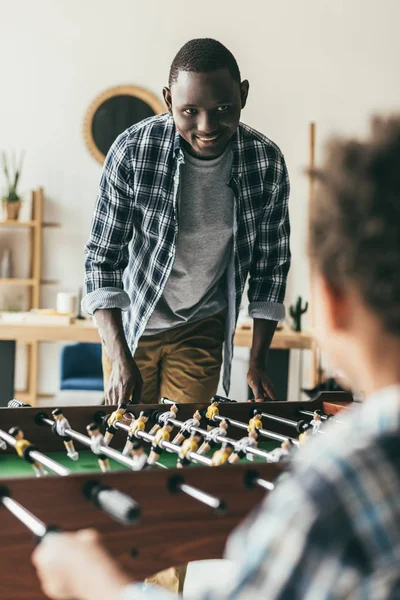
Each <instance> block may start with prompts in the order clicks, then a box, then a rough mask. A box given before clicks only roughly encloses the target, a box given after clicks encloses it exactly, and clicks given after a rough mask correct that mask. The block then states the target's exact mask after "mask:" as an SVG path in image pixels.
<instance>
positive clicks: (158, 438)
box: [147, 423, 173, 465]
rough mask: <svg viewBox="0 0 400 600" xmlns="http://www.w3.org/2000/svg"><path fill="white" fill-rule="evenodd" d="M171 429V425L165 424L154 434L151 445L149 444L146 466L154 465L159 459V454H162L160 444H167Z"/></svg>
mask: <svg viewBox="0 0 400 600" xmlns="http://www.w3.org/2000/svg"><path fill="white" fill-rule="evenodd" d="M172 428H173V425H172V423H165V425H164V426H163V427H161V429H159V430H158V431H157V433H156V434H155V436H154V440H153V443H152V444H151V452H150V456H149V458H148V461H147V464H148V465H154V463H155V462H157V461H158V459H159V458H160V456H161V454H162V453H163V448H161V446H160V443H161V442H169V439H170V437H171V431H172Z"/></svg>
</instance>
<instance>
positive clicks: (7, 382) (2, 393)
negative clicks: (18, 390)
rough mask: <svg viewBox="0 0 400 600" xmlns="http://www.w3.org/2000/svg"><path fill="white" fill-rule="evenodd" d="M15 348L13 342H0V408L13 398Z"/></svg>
mask: <svg viewBox="0 0 400 600" xmlns="http://www.w3.org/2000/svg"><path fill="white" fill-rule="evenodd" d="M15 348H16V343H15V341H14V340H0V406H7V403H8V401H9V400H12V399H13V398H14V375H15Z"/></svg>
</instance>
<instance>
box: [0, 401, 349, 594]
mask: <svg viewBox="0 0 400 600" xmlns="http://www.w3.org/2000/svg"><path fill="white" fill-rule="evenodd" d="M165 402H166V403H165V404H159V405H128V406H126V407H123V408H122V409H121V410H119V409H118V407H110V406H99V407H93V406H84V407H66V408H64V409H58V411H57V410H52V409H48V410H46V409H39V408H29V407H24V408H4V409H0V443H1V446H2V449H0V580H1V597H2V598H4V599H7V600H16V599H18V600H42V599H43V598H44V596H43V593H42V592H41V591H40V588H39V584H38V581H37V578H36V574H35V571H34V569H33V566H32V564H31V561H30V556H31V553H32V550H33V547H34V543H35V538H36V541H37V540H40V538H41V537H42V536H43V535H45V534H46V532H47V531H48V530H49V529H50V530H51V528H52V527H53V526H57V527H59V528H60V529H62V530H70V531H72V530H77V529H82V528H87V527H92V528H95V529H97V530H98V531H99V532H100V533H101V535H102V539H103V541H104V544H105V546H106V547H107V548H108V550H109V551H110V552H111V554H112V555H113V556H114V557H115V558H116V559H117V560H118V561H119V563H120V564H121V565H122V566H123V567H124V568H125V569H126V570H127V571H128V572H130V573H131V574H132V577H133V578H135V579H137V580H143V579H144V578H145V577H147V576H149V575H152V574H154V573H156V572H158V571H161V570H163V569H165V568H167V567H170V566H177V565H180V564H185V563H187V562H190V561H194V560H203V559H210V558H220V557H221V556H222V554H223V549H224V546H225V542H226V540H227V537H228V535H229V534H230V532H231V531H232V529H233V528H234V527H235V526H236V525H237V524H238V523H239V522H240V521H241V520H242V519H243V518H244V517H245V516H246V515H247V514H248V513H249V512H250V511H251V510H252V509H253V508H254V507H255V506H256V505H257V504H258V503H259V502H260V501H261V499H262V498H263V496H264V494H265V493H266V491H267V492H268V491H271V490H273V488H274V481H275V480H276V478H277V477H278V476H280V475H281V474H282V473H283V472H284V471H286V470H287V469H288V466H289V465H290V460H289V459H290V452H283V451H282V450H280V448H281V445H284V444H285V443H286V444H288V445H290V447H291V448H292V450H291V452H300V451H301V448H298V445H299V434H300V438H301V437H302V436H303V438H304V436H305V434H306V432H308V433H309V432H310V431H311V430H312V426H311V425H310V422H313V421H312V420H313V418H314V417H315V414H318V415H319V417H318V419H319V421H321V423H322V427H321V428H320V427H316V428H314V433H316V434H317V435H319V434H321V435H323V434H324V432H323V422H324V421H325V420H327V418H328V416H331V417H333V419H337V420H340V417H336V415H337V413H338V412H339V411H340V410H342V409H346V410H351V402H352V397H351V395H350V394H347V393H343V392H324V393H321V394H320V395H319V396H318V397H316V398H315V399H313V400H309V401H304V402H269V403H263V404H254V403H234V402H230V401H227V399H224V398H221V397H214V399H213V401H212V403H211V405H210V404H208V403H205V404H180V405H175V404H174V403H173V402H170V401H168V400H165ZM210 407H211V408H210ZM144 411H145V412H144ZM196 411H198V412H196ZM167 413H168V414H167ZM60 415H61V416H60ZM63 416H64V417H65V418H66V419H67V421H64V429H63V431H62V434H63V435H60V429H59V428H58V426H57V425H56V423H57V419H61V418H63ZM194 417H196V418H195V419H194ZM254 419H255V420H254ZM250 420H252V421H250ZM138 423H142V425H140V427H139V426H138ZM65 424H66V425H67V426H65ZM134 424H135V426H133V425H134ZM217 429H218V431H217ZM251 431H255V432H256V434H254V435H252V434H251V433H250V432H251ZM132 432H134V433H132ZM160 432H161V433H160ZM165 432H167V434H166V433H165ZM103 434H104V435H103ZM96 436H97V437H96ZM155 436H157V438H155ZM196 436H197V437H196ZM256 437H257V443H254V442H252V444H251V443H250V442H246V443H245V442H244V441H243V439H244V438H246V440H250V439H253V438H256ZM188 439H190V440H191V443H190V444H189V445H186V446H184V444H185V440H188ZM21 440H22V441H21ZM24 440H25V441H24ZM129 440H130V441H129ZM136 440H140V443H137V442H136ZM196 440H197V441H196ZM198 440H200V441H198ZM240 440H241V442H240ZM288 440H289V442H288ZM28 441H29V442H28ZM128 442H129V443H128ZM18 443H19V446H18ZM246 444H248V445H246ZM300 445H301V443H300ZM184 447H186V451H185V452H183V450H182V449H183V448H184ZM17 448H19V450H20V452H19V453H20V454H21V455H22V458H21V457H20V456H18V455H17V452H16V450H17ZM135 449H136V450H135ZM66 450H67V452H66ZM122 450H123V451H122ZM23 458H25V459H26V460H23ZM139 458H140V460H139ZM150 459H151V460H150ZM282 459H283V460H282ZM140 461H141V462H140ZM149 461H150V462H151V463H152V464H151V465H150V464H148V463H149ZM139 463H140V469H141V470H137V468H138V465H139ZM143 467H144V468H143ZM210 467H211V468H210ZM215 468H217V469H218V470H217V471H216V470H215ZM35 474H36V475H37V476H36V477H35ZM44 475H48V476H44Z"/></svg>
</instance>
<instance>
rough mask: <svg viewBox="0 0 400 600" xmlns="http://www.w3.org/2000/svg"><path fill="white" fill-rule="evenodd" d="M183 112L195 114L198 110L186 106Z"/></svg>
mask: <svg viewBox="0 0 400 600" xmlns="http://www.w3.org/2000/svg"><path fill="white" fill-rule="evenodd" d="M183 112H184V113H186V114H187V115H195V114H196V112H197V110H196V109H195V108H185V110H184V111H183Z"/></svg>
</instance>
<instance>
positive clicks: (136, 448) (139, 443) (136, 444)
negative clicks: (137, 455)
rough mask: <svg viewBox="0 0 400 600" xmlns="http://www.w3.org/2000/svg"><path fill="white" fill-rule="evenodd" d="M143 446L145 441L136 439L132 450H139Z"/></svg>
mask: <svg viewBox="0 0 400 600" xmlns="http://www.w3.org/2000/svg"><path fill="white" fill-rule="evenodd" d="M140 448H143V442H142V441H141V440H134V441H133V442H132V450H139V449H140Z"/></svg>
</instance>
